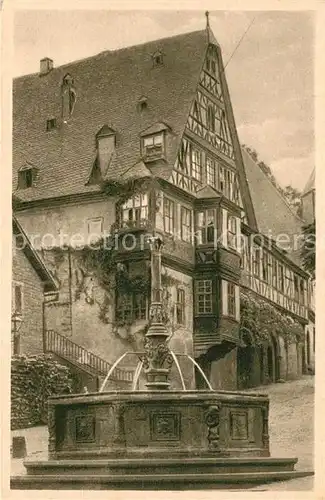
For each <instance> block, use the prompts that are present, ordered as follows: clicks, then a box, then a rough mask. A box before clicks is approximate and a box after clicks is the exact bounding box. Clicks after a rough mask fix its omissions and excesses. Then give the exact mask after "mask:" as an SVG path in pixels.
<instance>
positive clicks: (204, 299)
mask: <svg viewBox="0 0 325 500" xmlns="http://www.w3.org/2000/svg"><path fill="white" fill-rule="evenodd" d="M195 292H196V293H195V301H196V313H197V314H211V313H212V312H213V310H212V280H197V281H196V282H195Z"/></svg>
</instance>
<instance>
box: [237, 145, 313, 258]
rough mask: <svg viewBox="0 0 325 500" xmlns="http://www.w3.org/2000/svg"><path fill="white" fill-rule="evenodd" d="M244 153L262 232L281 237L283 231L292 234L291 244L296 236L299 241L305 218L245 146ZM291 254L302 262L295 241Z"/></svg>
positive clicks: (251, 191)
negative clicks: (286, 198)
mask: <svg viewBox="0 0 325 500" xmlns="http://www.w3.org/2000/svg"><path fill="white" fill-rule="evenodd" d="M242 155H243V160H244V165H245V171H246V176H247V180H248V185H249V189H250V193H251V197H252V201H253V206H254V211H255V216H256V220H257V226H258V231H259V233H261V234H263V235H265V236H267V237H269V238H272V239H273V240H276V239H277V238H279V237H280V238H281V236H280V235H288V236H289V238H290V244H291V243H294V238H295V237H296V242H297V243H299V242H300V240H299V238H297V237H298V235H300V234H301V231H302V225H303V221H302V219H300V217H298V216H297V215H296V214H295V213H294V211H293V210H292V209H291V207H290V206H289V204H288V203H287V201H286V200H285V199H284V197H283V196H282V195H281V193H280V192H279V190H278V189H277V188H276V187H275V186H274V185H273V184H272V182H271V181H270V179H269V178H268V177H267V175H266V174H265V173H264V172H263V171H262V170H261V168H260V167H259V166H258V165H257V164H256V163H255V161H254V160H253V159H252V157H251V156H250V155H249V153H248V152H247V151H246V149H244V148H242ZM279 241H281V239H279ZM282 241H283V243H284V245H285V248H286V241H287V240H285V239H284V238H283V239H282ZM288 256H289V257H290V259H291V260H293V261H294V262H295V263H296V264H299V263H300V251H299V248H295V247H294V245H293V247H292V250H291V251H290V252H288Z"/></svg>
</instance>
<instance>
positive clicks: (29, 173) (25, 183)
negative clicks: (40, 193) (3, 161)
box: [18, 165, 37, 189]
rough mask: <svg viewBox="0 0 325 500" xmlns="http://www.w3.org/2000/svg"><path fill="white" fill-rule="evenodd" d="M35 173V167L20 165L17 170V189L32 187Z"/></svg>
mask: <svg viewBox="0 0 325 500" xmlns="http://www.w3.org/2000/svg"><path fill="white" fill-rule="evenodd" d="M36 175H37V169H36V168H35V167H32V166H29V165H28V166H26V167H22V168H21V169H20V170H19V172H18V189H27V188H30V187H33V185H34V183H35V180H36Z"/></svg>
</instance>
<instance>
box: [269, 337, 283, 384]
mask: <svg viewBox="0 0 325 500" xmlns="http://www.w3.org/2000/svg"><path fill="white" fill-rule="evenodd" d="M279 373H280V367H279V346H278V342H277V340H276V338H275V337H274V336H272V338H271V339H270V341H269V343H268V346H267V378H268V383H274V382H276V381H277V380H279Z"/></svg>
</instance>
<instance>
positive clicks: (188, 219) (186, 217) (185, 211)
mask: <svg viewBox="0 0 325 500" xmlns="http://www.w3.org/2000/svg"><path fill="white" fill-rule="evenodd" d="M181 238H182V240H183V241H188V242H191V241H192V212H191V210H190V209H189V208H186V207H181Z"/></svg>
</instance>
